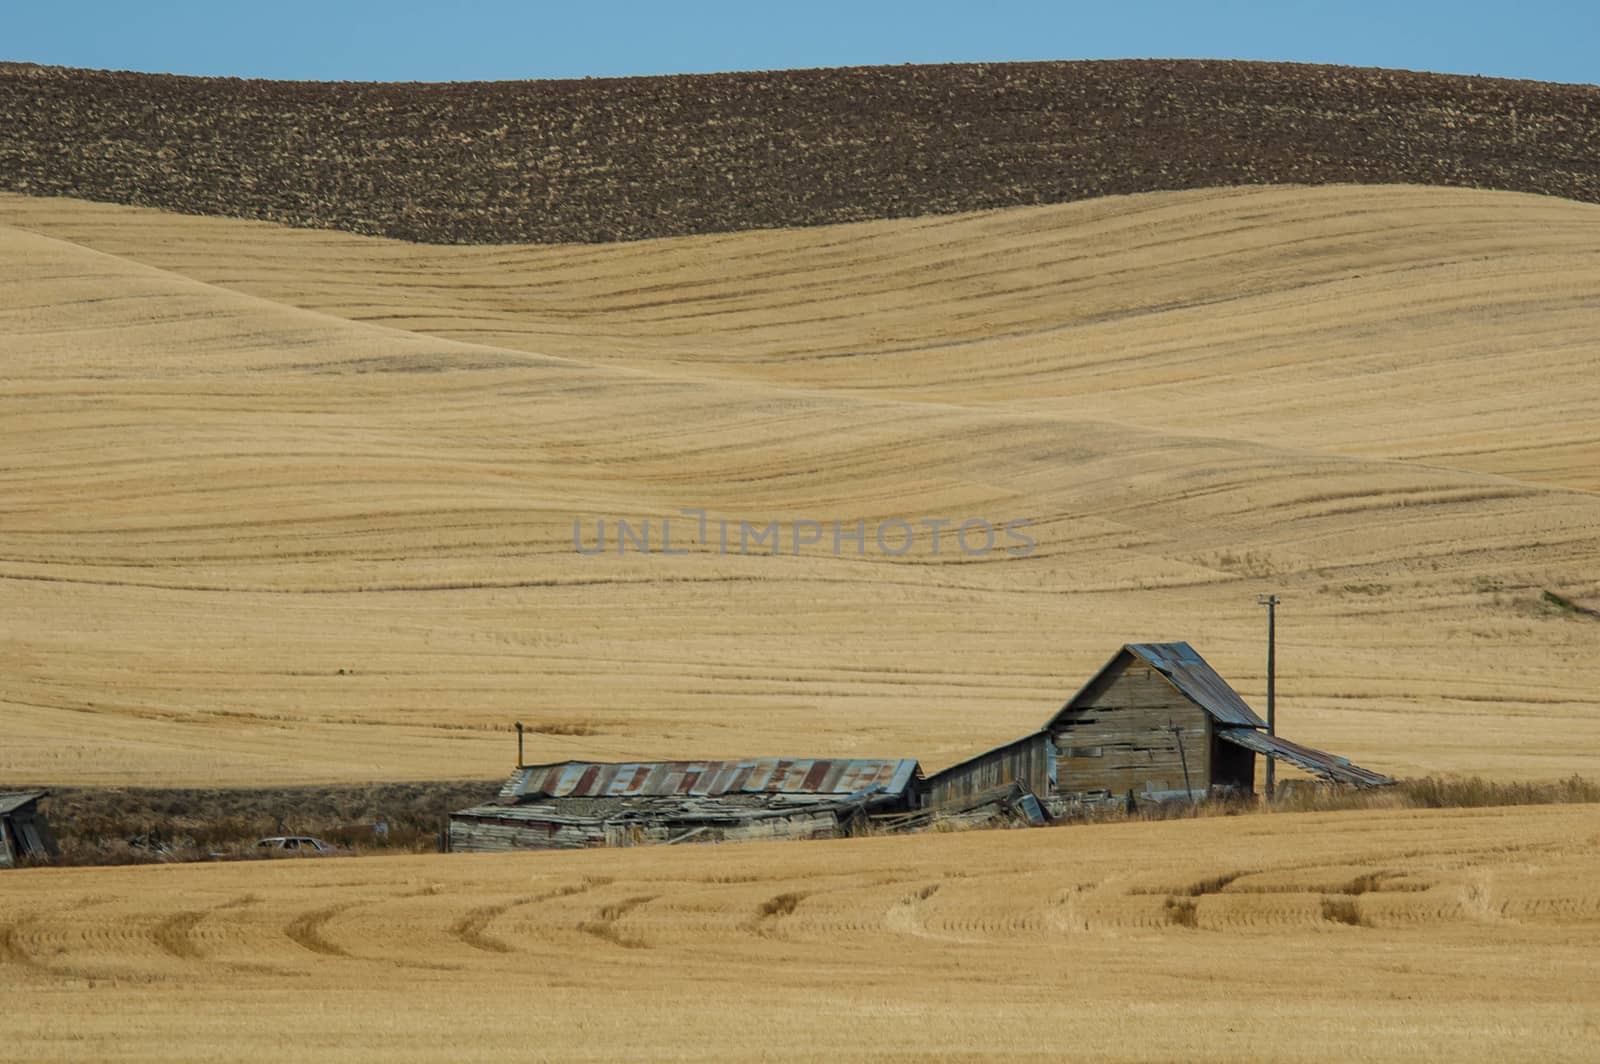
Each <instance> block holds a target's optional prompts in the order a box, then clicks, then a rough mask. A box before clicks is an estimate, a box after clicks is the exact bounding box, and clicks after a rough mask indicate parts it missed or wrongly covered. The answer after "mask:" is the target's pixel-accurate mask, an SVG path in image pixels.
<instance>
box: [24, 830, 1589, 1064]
mask: <svg viewBox="0 0 1600 1064" xmlns="http://www.w3.org/2000/svg"><path fill="white" fill-rule="evenodd" d="M1597 881H1600V821H1597V819H1596V817H1595V815H1594V813H1593V812H1592V811H1590V809H1589V808H1574V807H1566V808H1560V807H1556V808H1552V807H1543V808H1521V809H1497V810H1470V811H1447V812H1430V813H1373V812H1365V813H1337V814H1301V815H1292V816H1259V817H1248V818H1243V819H1238V818H1214V819H1204V820H1198V821H1173V822H1164V823H1156V824H1122V825H1106V826H1100V827H1083V828H1065V829H1056V830H1038V831H1027V832H1006V831H994V832H969V833H964V834H936V835H928V836H920V837H900V838H877V839H855V840H841V841H832V842H817V843H753V844H749V845H743V846H723V847H715V848H711V849H709V850H708V849H707V848H698V849H697V848H693V847H689V848H671V849H655V850H609V851H606V850H596V851H588V852H582V853H574V854H566V855H561V856H559V857H556V856H551V855H518V856H500V855H492V856H491V855H476V856H475V855H456V856H454V857H415V858H372V859H369V860H363V861H286V862H272V863H265V864H263V863H245V864H231V865H203V866H187V867H145V868H132V869H114V870H113V869H62V870H52V869H37V870H30V871H22V872H14V873H9V874H8V875H7V876H6V882H5V901H6V906H5V911H4V913H3V914H0V972H3V973H4V979H5V987H6V994H5V998H6V1005H7V1014H8V1019H7V1031H6V1037H7V1053H8V1055H10V1058H11V1059H19V1060H29V1061H41V1062H44V1061H57V1060H95V1061H112V1060H115V1061H143V1060H162V1061H189V1060H192V1061H209V1060H217V1059H229V1060H239V1061H245V1062H249V1061H258V1060H259V1061H268V1060H271V1061H277V1060H285V1059H312V1058H314V1059H318V1060H330V1061H334V1060H376V1059H383V1060H395V1061H432V1060H444V1059H449V1060H461V1061H478V1060H482V1061H490V1060H503V1059H506V1057H507V1056H508V1055H510V1056H512V1057H514V1058H516V1059H530V1060H550V1059H562V1060H594V1061H603V1060H617V1059H629V1060H705V1059H708V1058H712V1057H715V1058H718V1059H784V1060H837V1059H886V1060H912V1059H923V1058H925V1057H929V1056H933V1057H938V1058H941V1059H971V1060H993V1059H1008V1060H1036V1061H1045V1060H1061V1059H1075V1060H1103V1059H1141V1060H1151V1059H1169V1060H1177V1059H1184V1060H1219V1061H1221V1060H1241V1059H1259V1058H1270V1059H1276V1060H1329V1059H1338V1060H1347V1059H1375V1058H1376V1059H1389V1060H1394V1059H1430V1060H1437V1059H1452V1058H1455V1059H1501V1060H1504V1059H1539V1060H1583V1059H1589V1058H1590V1057H1591V1056H1592V1048H1593V1045H1594V1041H1595V1039H1596V1038H1597V1037H1600V999H1597V998H1596V995H1595V992H1594V990H1595V987H1596V985H1600V951H1597V950H1596V949H1595V942H1596V931H1597V930H1600V891H1597V888H1596V882H1597ZM65 1016H70V1017H71V1022H70V1023H68V1022H64V1017H65Z"/></svg>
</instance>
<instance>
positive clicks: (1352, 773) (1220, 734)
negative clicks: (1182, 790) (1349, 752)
mask: <svg viewBox="0 0 1600 1064" xmlns="http://www.w3.org/2000/svg"><path fill="white" fill-rule="evenodd" d="M1217 738H1219V739H1221V740H1223V741H1224V742H1229V743H1233V744H1234V745H1235V746H1242V747H1244V748H1245V749H1246V750H1254V751H1255V752H1256V753H1258V754H1267V755H1268V756H1271V757H1275V758H1278V759H1280V760H1283V761H1287V762H1289V763H1290V764H1291V765H1297V766H1299V767H1300V768H1303V769H1305V770H1306V771H1307V772H1309V773H1311V774H1312V775H1313V776H1316V777H1317V778H1318V779H1324V780H1331V781H1332V782H1334V783H1348V784H1350V785H1351V786H1354V787H1384V786H1388V785H1389V784H1391V783H1393V782H1394V780H1393V779H1391V778H1390V777H1388V776H1385V775H1383V774H1382V773H1378V772H1373V771H1372V770H1371V769H1365V768H1362V767H1361V766H1360V765H1352V764H1351V763H1350V759H1349V758H1347V757H1339V756H1337V755H1335V754H1327V753H1323V752H1322V751H1321V750H1314V749H1312V748H1311V747H1309V746H1301V745H1300V744H1299V743H1294V742H1290V741H1289V740H1288V739H1285V738H1284V737H1283V736H1281V735H1268V734H1267V733H1266V732H1259V731H1256V730H1255V729H1253V728H1218V729H1217Z"/></svg>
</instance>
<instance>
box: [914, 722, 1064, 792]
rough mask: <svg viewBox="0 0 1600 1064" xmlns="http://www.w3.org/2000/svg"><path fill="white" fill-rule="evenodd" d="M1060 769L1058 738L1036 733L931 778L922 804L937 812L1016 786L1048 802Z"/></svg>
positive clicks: (969, 759) (986, 752) (935, 774)
mask: <svg viewBox="0 0 1600 1064" xmlns="http://www.w3.org/2000/svg"><path fill="white" fill-rule="evenodd" d="M1056 765H1057V758H1056V747H1055V740H1054V737H1053V736H1052V735H1051V734H1050V732H1048V731H1036V732H1034V733H1033V734H1032V735H1024V736H1023V737H1022V738H1020V739H1016V740H1013V741H1012V742H1009V743H1006V744H1005V745H1004V746H997V747H995V748H994V749H993V750H987V751H985V752H984V753H981V754H979V755H978V756H977V757H973V758H968V759H967V760H966V761H963V762H961V763H960V764H958V765H951V766H950V767H949V768H947V769H944V770H943V771H942V772H936V773H934V774H933V775H932V776H929V777H928V782H927V783H926V784H925V785H924V787H923V803H922V804H923V805H925V806H927V807H929V808H933V809H938V808H946V807H954V806H959V805H961V804H962V803H964V802H966V801H968V800H970V799H973V798H977V797H978V796H980V795H983V794H986V793H988V792H991V791H995V790H999V789H1002V788H1006V787H1010V786H1012V785H1016V786H1017V787H1019V788H1020V789H1022V790H1024V791H1027V792H1028V793H1030V794H1032V795H1033V796H1034V797H1035V798H1037V799H1038V800H1039V801H1044V800H1046V799H1048V798H1049V797H1050V796H1051V795H1053V794H1055V792H1056Z"/></svg>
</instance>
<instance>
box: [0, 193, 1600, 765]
mask: <svg viewBox="0 0 1600 1064" xmlns="http://www.w3.org/2000/svg"><path fill="white" fill-rule="evenodd" d="M1597 248H1600V207H1596V206H1593V205H1588V204H1580V203H1574V202H1570V201H1563V200H1559V199H1554V198H1550V197H1538V196H1528V195H1519V194H1513V193H1495V192H1482V191H1471V190H1448V189H1419V188H1414V187H1400V186H1384V187H1352V186H1335V187H1324V188H1256V189H1232V190H1213V191H1191V192H1174V193H1154V194H1148V195H1142V196H1129V197H1114V198H1108V199H1102V200H1097V201H1094V202H1089V203H1079V204H1066V205H1059V206H1052V207H1040V208H1019V209H1012V210H1005V211H993V212H980V213H976V214H968V215H959V216H952V217H942V218H930V219H919V220H907V221H885V222H874V223H859V224H855V225H847V226H835V227H817V228H811V229H806V230H798V231H765V232H751V233H742V234H729V235H719V236H707V237H692V238H677V239H672V240H661V241H645V242H638V243H631V244H618V245H607V246H594V245H590V246H582V247H577V246H570V247H538V246H526V247H501V248H466V247H425V246H417V245H412V244H405V243H400V242H394V241H386V240H379V239H373V238H365V237H358V236H353V235H348V234H340V233H328V232H316V231H307V230H294V229H288V228H284V227H279V226H273V225H269V224H265V223H255V222H243V221H236V220H228V219H206V218H196V217H182V216H174V215H171V214H168V213H163V212H159V211H154V210H148V209H137V208H129V207H120V206H111V205H98V204H88V203H81V202H75V201H71V200H65V199H47V198H29V197H20V196H7V197H4V198H3V199H0V272H3V277H0V280H3V282H4V283H3V285H0V328H3V335H4V337H5V339H4V353H5V360H6V367H7V368H6V375H5V382H4V388H3V390H0V462H3V464H0V484H3V492H0V508H3V514H0V585H3V587H4V591H5V601H6V609H5V610H4V611H0V672H3V674H4V675H5V677H6V682H5V685H4V688H3V689H0V700H3V706H4V713H5V717H6V728H7V741H6V742H5V744H4V745H3V746H0V780H3V781H4V782H6V783H8V784H17V785H20V784H25V783H40V784H79V785H96V784H111V785H143V786H156V787H161V786H181V785H189V786H206V787H218V786H221V787H240V786H257V785H267V784H271V785H282V784H310V783H333V782H359V781H368V780H379V781H382V780H407V779H412V780H418V779H440V778H449V777H455V778H460V779H484V778H491V777H494V776H495V775H497V774H499V773H502V772H503V771H505V770H506V769H507V767H508V766H509V765H510V763H511V761H512V759H513V757H514V739H513V736H512V734H511V730H510V728H511V723H512V721H514V720H522V721H524V722H525V723H526V724H528V725H529V726H530V728H532V729H533V731H532V733H531V734H530V736H529V746H528V756H529V758H530V759H532V760H536V761H538V760H560V759H564V758H568V757H581V758H604V759H627V758H651V757H724V756H729V757H732V756H750V755H768V754H790V755H794V756H816V755H858V756H867V755H872V756H912V757H917V758H920V759H921V760H922V762H923V764H924V766H925V767H927V768H930V769H932V768H936V767H939V766H942V765H944V764H948V763H950V762H953V761H955V760H958V759H960V758H962V757H964V756H967V755H969V754H970V753H972V752H975V751H977V750H980V749H984V748H987V747H988V746H992V745H995V744H997V743H1000V742H1003V741H1007V740H1009V739H1011V738H1014V737H1015V736H1017V735H1019V734H1022V733H1023V732H1025V731H1027V730H1031V729H1033V728H1036V727H1038V726H1039V724H1040V723H1041V722H1042V721H1043V720H1044V719H1045V717H1046V716H1048V714H1049V713H1050V712H1052V711H1053V709H1054V708H1056V707H1057V706H1059V705H1060V703H1061V702H1062V701H1064V700H1065V698H1066V697H1067V696H1069V695H1070V694H1071V693H1072V691H1074V690H1075V689H1076V688H1077V686H1078V685H1079V684H1081V683H1082V682H1083V681H1084V679H1086V678H1087V677H1088V676H1089V675H1090V674H1091V673H1092V671H1093V670H1094V669H1095V668H1096V667H1097V666H1098V665H1099V664H1100V663H1101V662H1103V661H1104V660H1105V659H1106V658H1107V657H1108V656H1109V655H1110V654H1111V653H1112V652H1113V651H1114V650H1115V649H1116V647H1117V646H1119V645H1120V644H1121V643H1123V642H1124V641H1133V640H1159V639H1187V640H1189V641H1191V642H1192V643H1193V644H1194V645H1195V646H1197V647H1198V648H1199V649H1200V650H1201V651H1202V652H1203V653H1204V654H1206V655H1207V657H1208V658H1209V659H1210V660H1211V661H1213V662H1214V663H1215V664H1216V665H1217V666H1218V668H1219V669H1220V670H1221V672H1222V673H1223V674H1224V675H1225V676H1227V677H1229V678H1230V679H1231V680H1232V681H1233V682H1234V683H1235V685H1236V686H1237V687H1238V688H1239V689H1240V690H1241V691H1242V692H1243V693H1244V694H1245V696H1246V697H1247V698H1249V699H1251V700H1252V701H1254V702H1255V703H1256V704H1257V705H1258V706H1260V704H1261V696H1262V691H1263V686H1264V677H1263V672H1264V652H1263V642H1264V639H1263V636H1264V627H1265V625H1264V616H1263V613H1262V611H1261V610H1260V609H1259V608H1258V607H1257V605H1256V603H1255V599H1256V595H1257V594H1258V593H1260V592H1264V591H1269V590H1275V591H1277V592H1279V593H1281V594H1282V595H1283V596H1284V602H1285V605H1284V607H1283V609H1282V611H1281V618H1280V655H1279V659H1280V677H1279V692H1280V703H1281V710H1282V714H1283V718H1282V719H1283V729H1284V731H1285V733H1286V734H1289V735H1291V736H1293V737H1295V738H1297V739H1300V740H1301V741H1304V742H1307V743H1310V744H1313V745H1316V746H1319V747H1322V748H1324V749H1329V750H1334V751H1337V752H1339V753H1343V754H1346V755H1348V756H1350V757H1352V758H1353V759H1355V760H1356V761H1357V762H1358V763H1362V764H1367V765H1370V766H1371V767H1374V768H1376V769H1379V770H1381V771H1384V772H1387V773H1390V774H1394V775H1407V776H1409V775H1423V774H1438V773H1457V772H1458V773H1473V774H1482V775H1484V776H1486V777H1488V778H1490V779H1498V780H1516V779H1546V780H1548V779H1555V778H1560V777H1565V776H1568V775H1570V774H1572V773H1574V772H1577V773H1581V774H1583V775H1585V776H1589V777H1594V776H1596V775H1600V714H1597V713H1596V712H1595V700H1594V691H1595V690H1596V688H1597V687H1600V665H1597V664H1596V662H1595V659H1594V655H1593V654H1592V652H1591V650H1592V647H1593V644H1594V639H1595V633H1596V631H1597V628H1596V627H1595V626H1596V623H1597V622H1596V621H1595V619H1594V617H1593V615H1592V613H1589V612H1585V611H1587V610H1592V608H1593V607H1595V606H1597V605H1600V583H1597V577H1596V575H1595V574H1596V572H1597V568H1596V561H1597V556H1600V531H1597V530H1600V501H1597V499H1596V494H1595V493H1596V491H1597V489H1600V481H1597V479H1596V470H1597V469H1600V422H1597V419H1596V411H1597V410H1600V394H1597V393H1600V378H1597V377H1596V375H1595V374H1594V372H1593V367H1594V365H1595V354H1596V350H1597V347H1600V326H1597V319H1596V317H1595V314H1594V312H1593V305H1594V293H1595V291H1596V290H1597V289H1600V253H1597V251H1596V249H1597ZM690 507H699V508H704V509H706V510H708V511H709V513H710V514H711V515H712V517H713V518H717V517H723V518H726V519H729V520H732V521H734V522H735V523H737V522H738V521H739V520H749V521H752V522H757V523H761V522H766V521H780V522H793V521H796V520H800V519H814V520H818V521H841V522H844V523H845V524H846V525H853V524H854V523H855V522H856V521H858V520H865V521H868V522H869V527H871V526H872V525H876V524H877V523H878V522H879V521H882V520H885V519H890V518H903V519H906V520H909V521H918V520H921V519H926V518H952V519H955V520H961V519H963V518H967V517H979V518H986V519H990V520H993V521H995V522H1000V521H1004V520H1008V519H1012V518H1022V519H1028V520H1031V521H1032V522H1033V524H1032V525H1031V526H1030V531H1031V535H1032V536H1033V538H1034V539H1035V540H1036V542H1037V544H1038V546H1037V548H1036V549H1035V550H1034V551H1033V552H1032V553H1031V554H1030V555H1029V556H1027V557H1012V556H1009V555H1007V554H1005V553H1003V552H1001V551H995V552H993V553H991V554H988V555H985V556H982V557H969V556H965V555H962V554H960V553H954V554H952V553H951V552H949V551H948V550H946V551H945V552H944V553H943V554H940V555H934V554H933V553H932V551H931V550H930V548H929V543H928V540H927V538H926V537H922V538H919V540H918V541H917V544H916V547H915V549H913V550H912V551H910V552H909V553H906V554H904V555H901V556H889V555H887V554H884V553H880V552H878V551H876V550H873V551H871V552H869V553H867V554H864V555H858V554H856V553H854V552H853V551H852V549H851V548H850V547H849V546H848V544H846V546H845V548H844V551H843V554H842V556H834V555H833V554H832V552H831V550H829V549H828V547H827V546H824V547H822V548H821V549H819V550H815V551H812V550H807V551H803V552H802V553H800V554H799V555H796V554H793V553H792V552H791V551H790V550H789V549H788V545H787V543H786V545H785V549H784V550H783V551H782V553H781V554H779V555H776V556H774V555H773V554H771V553H770V552H767V551H764V550H762V549H761V548H757V549H756V550H754V551H753V552H752V553H750V554H748V555H740V554H738V553H729V554H722V553H720V552H719V551H718V549H717V545H716V543H715V542H714V533H713V537H708V538H710V539H711V540H712V541H709V542H688V543H684V541H683V539H682V538H679V539H677V543H678V544H679V546H677V547H675V548H674V549H675V550H676V549H685V548H687V549H688V551H689V552H688V553H687V554H686V555H681V556H680V555H676V554H674V555H664V554H662V553H660V552H659V550H657V551H656V552H655V553H652V554H650V555H648V556H646V555H642V554H640V553H638V552H636V551H634V552H630V553H628V554H626V555H625V556H619V555H617V554H615V553H609V554H607V555H605V556H596V557H589V556H582V555H579V554H578V553H577V552H576V551H575V550H574V543H573V527H574V521H575V520H581V521H582V522H583V527H584V529H586V531H585V532H584V541H585V542H586V543H588V544H589V545H591V546H592V543H593V528H594V521H595V520H597V519H598V518H601V517H605V518H608V519H615V518H618V517H625V518H629V519H631V520H633V521H635V522H638V521H641V520H644V519H649V520H652V521H654V522H656V527H657V530H658V535H659V527H660V522H661V521H662V520H664V519H666V518H670V517H673V516H674V515H677V514H679V512H680V511H681V510H683V509H685V508H690ZM678 520H679V522H680V523H679V524H678V525H677V526H676V527H675V532H674V535H675V536H676V537H682V536H684V535H685V534H686V533H687V532H688V531H690V530H691V529H692V524H691V523H690V522H688V521H687V520H686V519H683V518H681V517H680V518H679V519H678ZM714 527H715V526H714V525H713V526H712V528H713V529H714ZM612 542H613V543H614V542H615V535H614V532H613V537H612Z"/></svg>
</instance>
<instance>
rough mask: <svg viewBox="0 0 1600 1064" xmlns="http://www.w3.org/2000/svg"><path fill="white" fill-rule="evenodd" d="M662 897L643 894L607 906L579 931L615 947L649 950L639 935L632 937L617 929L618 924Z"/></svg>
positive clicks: (579, 926)
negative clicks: (642, 906) (635, 911)
mask: <svg viewBox="0 0 1600 1064" xmlns="http://www.w3.org/2000/svg"><path fill="white" fill-rule="evenodd" d="M658 897H660V895H658V894H641V895H638V896H637V897H632V898H624V899H622V900H621V901H618V902H612V903H611V904H610V905H605V906H602V907H601V908H600V910H599V911H598V912H596V913H595V919H593V920H584V921H581V922H580V923H579V924H578V930H579V931H582V932H583V933H584V934H586V935H593V936H594V937H595V938H598V939H600V940H601V941H602V942H609V943H611V944H612V945H614V946H621V947H623V948H624V949H649V948H650V944H649V943H648V942H646V941H645V940H644V939H642V938H640V937H639V936H638V935H631V934H629V933H628V932H626V931H624V930H622V929H620V928H618V927H617V922H618V921H620V920H621V919H622V918H623V917H624V916H627V915H628V914H629V913H631V912H632V911H633V910H635V909H637V908H639V906H641V905H645V904H648V903H649V902H652V901H655V900H656V898H658Z"/></svg>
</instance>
